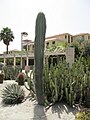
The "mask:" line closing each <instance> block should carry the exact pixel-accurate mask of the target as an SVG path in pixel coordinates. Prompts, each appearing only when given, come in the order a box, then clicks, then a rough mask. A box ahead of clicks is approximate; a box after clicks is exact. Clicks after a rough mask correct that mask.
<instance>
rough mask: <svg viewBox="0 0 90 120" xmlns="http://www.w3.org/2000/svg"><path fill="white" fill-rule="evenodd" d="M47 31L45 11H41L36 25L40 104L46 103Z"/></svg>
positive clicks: (36, 82) (36, 63) (36, 73)
mask: <svg viewBox="0 0 90 120" xmlns="http://www.w3.org/2000/svg"><path fill="white" fill-rule="evenodd" d="M45 33H46V19H45V15H44V13H42V12H40V13H39V14H38V15H37V18H36V26H35V89H36V97H37V101H38V104H40V105H44V90H43V66H44V46H45Z"/></svg>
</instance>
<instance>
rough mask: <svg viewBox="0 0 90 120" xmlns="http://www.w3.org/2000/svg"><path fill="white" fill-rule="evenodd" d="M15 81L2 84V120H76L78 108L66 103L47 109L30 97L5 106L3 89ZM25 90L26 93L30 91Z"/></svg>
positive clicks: (0, 99) (0, 86)
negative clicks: (18, 102) (16, 103)
mask: <svg viewBox="0 0 90 120" xmlns="http://www.w3.org/2000/svg"><path fill="white" fill-rule="evenodd" d="M12 83H15V82H14V81H13V80H12V81H10V80H7V81H4V83H3V84H0V120H74V119H75V113H76V109H74V108H71V107H70V106H68V105H66V104H65V103H58V104H56V105H53V106H52V107H50V108H49V109H48V110H47V111H45V108H44V107H43V106H40V105H38V104H37V102H36V101H31V100H30V99H29V98H28V99H27V100H26V101H25V102H23V103H21V104H18V105H13V106H10V105H9V106H3V105H2V103H1V101H2V98H1V92H2V91H1V90H2V89H3V88H4V86H5V85H6V84H12ZM22 87H23V89H24V90H25V93H26V95H28V91H27V90H26V89H25V88H24V86H22Z"/></svg>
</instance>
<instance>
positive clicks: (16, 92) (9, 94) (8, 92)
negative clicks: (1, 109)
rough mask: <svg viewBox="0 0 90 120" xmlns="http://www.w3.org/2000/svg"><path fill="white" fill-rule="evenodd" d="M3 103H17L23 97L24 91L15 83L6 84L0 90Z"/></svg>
mask: <svg viewBox="0 0 90 120" xmlns="http://www.w3.org/2000/svg"><path fill="white" fill-rule="evenodd" d="M2 99H3V100H2V102H3V103H4V104H18V103H21V102H22V101H23V99H24V91H23V89H21V88H20V86H18V85H17V84H10V85H7V86H6V87H5V88H4V89H3V91H2Z"/></svg>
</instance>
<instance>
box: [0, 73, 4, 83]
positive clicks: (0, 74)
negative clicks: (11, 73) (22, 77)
mask: <svg viewBox="0 0 90 120" xmlns="http://www.w3.org/2000/svg"><path fill="white" fill-rule="evenodd" d="M3 80H4V74H3V73H0V83H3Z"/></svg>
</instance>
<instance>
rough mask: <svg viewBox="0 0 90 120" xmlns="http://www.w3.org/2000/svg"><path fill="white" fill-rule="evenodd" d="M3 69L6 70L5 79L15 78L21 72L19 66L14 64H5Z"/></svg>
mask: <svg viewBox="0 0 90 120" xmlns="http://www.w3.org/2000/svg"><path fill="white" fill-rule="evenodd" d="M2 71H3V72H4V75H5V80H15V79H16V77H17V75H18V74H19V68H18V67H13V66H12V67H8V66H3V68H2Z"/></svg>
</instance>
